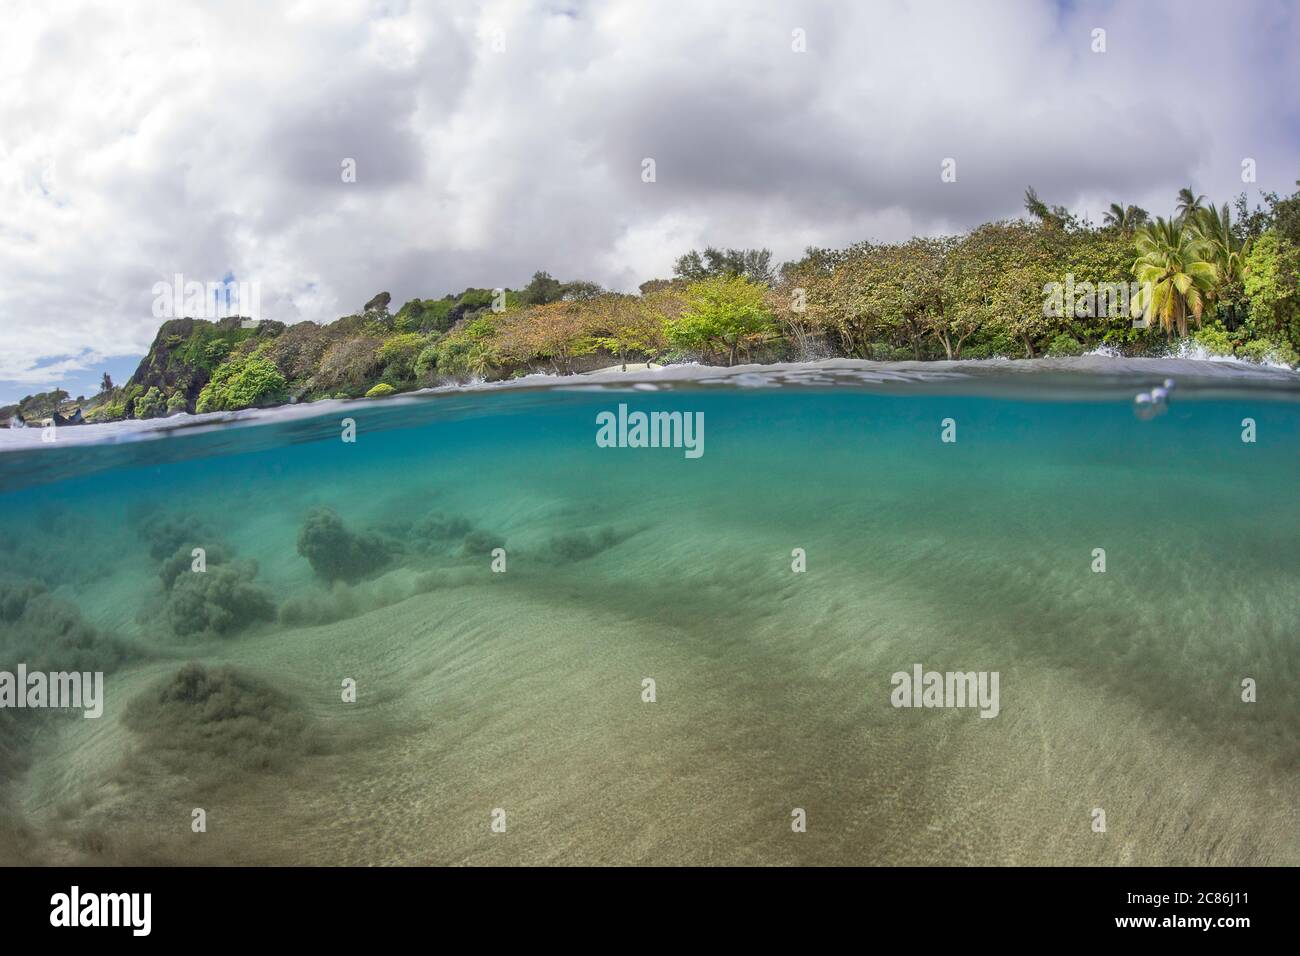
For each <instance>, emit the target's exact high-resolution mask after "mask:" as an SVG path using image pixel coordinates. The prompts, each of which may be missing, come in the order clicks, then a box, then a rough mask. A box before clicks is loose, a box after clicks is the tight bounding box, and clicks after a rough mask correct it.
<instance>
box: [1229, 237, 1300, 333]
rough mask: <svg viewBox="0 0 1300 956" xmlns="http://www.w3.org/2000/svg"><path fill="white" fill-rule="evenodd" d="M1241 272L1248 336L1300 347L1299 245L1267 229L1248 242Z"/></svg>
mask: <svg viewBox="0 0 1300 956" xmlns="http://www.w3.org/2000/svg"><path fill="white" fill-rule="evenodd" d="M1244 273H1245V275H1244V281H1243V288H1244V292H1245V295H1246V299H1247V300H1248V302H1249V304H1250V317H1249V324H1248V328H1249V332H1250V335H1251V337H1252V338H1259V339H1268V340H1271V341H1274V342H1278V343H1285V342H1290V343H1291V344H1292V345H1294V346H1296V347H1300V248H1297V247H1296V246H1295V245H1293V244H1291V243H1290V242H1288V241H1287V240H1286V239H1284V238H1282V237H1281V236H1279V235H1278V233H1277V232H1276V231H1274V230H1271V229H1270V230H1269V231H1268V232H1266V233H1264V234H1263V235H1262V236H1260V237H1259V238H1258V239H1257V240H1255V241H1254V242H1253V243H1251V248H1250V251H1249V252H1248V253H1247V254H1246V261H1245V266H1244Z"/></svg>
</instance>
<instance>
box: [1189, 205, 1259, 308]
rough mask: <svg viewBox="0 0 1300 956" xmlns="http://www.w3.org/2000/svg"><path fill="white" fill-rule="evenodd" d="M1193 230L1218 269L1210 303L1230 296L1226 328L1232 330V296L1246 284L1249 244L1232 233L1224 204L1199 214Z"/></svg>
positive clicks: (1228, 214)
mask: <svg viewBox="0 0 1300 956" xmlns="http://www.w3.org/2000/svg"><path fill="white" fill-rule="evenodd" d="M1192 228H1193V229H1194V230H1195V231H1196V234H1197V236H1199V237H1200V238H1201V239H1202V240H1204V241H1205V243H1206V245H1207V246H1208V247H1209V249H1210V252H1211V258H1212V261H1213V262H1214V265H1215V268H1216V269H1218V273H1219V276H1218V278H1219V281H1218V284H1217V286H1216V288H1215V289H1214V291H1213V292H1212V293H1211V294H1210V299H1211V301H1213V300H1215V299H1223V298H1224V297H1225V294H1226V295H1232V296H1233V298H1232V299H1229V300H1228V301H1227V305H1228V311H1229V315H1228V316H1227V320H1228V328H1233V327H1235V325H1236V312H1237V306H1236V302H1235V301H1234V299H1235V298H1236V297H1235V295H1233V293H1235V292H1239V291H1241V286H1242V283H1243V282H1244V281H1245V274H1246V256H1247V255H1249V254H1250V240H1246V241H1245V242H1242V241H1241V240H1240V239H1239V238H1237V235H1236V233H1235V232H1233V230H1232V213H1231V212H1229V211H1228V204H1227V203H1226V202H1225V203H1224V204H1223V206H1222V207H1220V208H1219V209H1215V208H1214V206H1212V205H1211V206H1209V207H1207V208H1205V209H1201V210H1199V211H1198V212H1197V214H1196V219H1195V221H1194V222H1193V223H1192Z"/></svg>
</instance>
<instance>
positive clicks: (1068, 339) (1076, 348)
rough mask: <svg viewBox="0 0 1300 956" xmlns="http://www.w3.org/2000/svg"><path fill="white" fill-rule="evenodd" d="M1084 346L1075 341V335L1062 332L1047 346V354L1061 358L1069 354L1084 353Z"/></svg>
mask: <svg viewBox="0 0 1300 956" xmlns="http://www.w3.org/2000/svg"><path fill="white" fill-rule="evenodd" d="M1083 353H1084V347H1083V346H1082V345H1080V344H1079V343H1078V342H1077V341H1075V338H1074V336H1072V335H1070V334H1068V333H1066V332H1062V333H1061V334H1059V335H1057V336H1056V337H1055V338H1054V339H1052V341H1051V344H1049V345H1048V346H1047V354H1048V355H1050V356H1052V357H1053V358H1060V357H1062V356H1069V355H1082V354H1083Z"/></svg>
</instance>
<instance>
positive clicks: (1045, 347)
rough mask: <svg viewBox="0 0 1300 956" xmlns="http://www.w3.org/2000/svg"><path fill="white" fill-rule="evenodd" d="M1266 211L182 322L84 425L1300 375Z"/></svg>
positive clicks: (1060, 225) (992, 231)
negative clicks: (743, 382) (1091, 359)
mask: <svg viewBox="0 0 1300 956" xmlns="http://www.w3.org/2000/svg"><path fill="white" fill-rule="evenodd" d="M1297 185H1300V183H1298V184H1297ZM1262 199H1263V202H1262V204H1261V205H1258V206H1256V207H1255V208H1253V209H1252V208H1250V207H1249V206H1248V204H1247V202H1246V197H1245V196H1244V195H1242V196H1241V197H1239V198H1238V199H1237V200H1236V201H1235V203H1234V204H1233V209H1232V211H1230V209H1229V206H1228V205H1227V204H1224V205H1222V206H1219V207H1215V206H1213V205H1210V204H1207V203H1206V202H1205V197H1203V196H1197V195H1195V194H1194V193H1193V191H1192V190H1191V189H1184V190H1181V191H1180V193H1179V195H1178V198H1177V202H1176V205H1175V207H1174V209H1173V211H1172V213H1171V215H1169V216H1168V217H1165V216H1154V217H1153V216H1151V215H1150V214H1149V213H1148V212H1147V211H1146V210H1144V209H1140V208H1138V207H1136V206H1132V205H1124V204H1123V203H1113V204H1112V205H1111V207H1110V209H1109V210H1108V211H1107V213H1106V214H1105V216H1104V219H1103V222H1102V224H1101V225H1099V226H1094V225H1093V224H1092V223H1089V222H1087V221H1085V220H1082V219H1080V218H1079V217H1078V216H1076V215H1074V214H1073V213H1071V212H1070V211H1069V210H1068V209H1066V208H1064V207H1062V206H1057V205H1049V204H1047V203H1046V202H1045V201H1043V200H1042V199H1040V198H1039V196H1038V195H1037V193H1035V192H1034V190H1033V189H1029V190H1027V191H1026V194H1025V209H1026V212H1027V216H1026V218H1024V219H1019V220H1014V221H1003V222H995V223H987V224H985V225H981V226H979V227H977V228H975V229H973V230H971V231H970V232H968V233H966V234H964V235H960V236H943V237H929V238H914V239H911V240H908V241H906V242H893V243H875V242H861V243H857V244H855V245H852V246H849V247H848V248H846V249H817V248H812V249H808V250H807V252H806V253H805V254H804V256H803V257H802V258H800V259H799V260H797V261H794V262H787V263H785V264H783V265H782V266H780V267H779V268H775V267H774V266H773V264H772V260H771V253H770V252H768V251H767V250H765V249H715V248H712V247H709V248H706V249H705V250H703V251H702V252H698V251H695V250H691V251H690V252H687V253H686V254H685V255H682V256H681V257H679V258H678V259H677V260H676V264H675V270H674V271H675V275H674V277H673V278H670V279H652V280H649V281H647V282H645V283H642V285H641V287H640V294H639V295H626V294H622V293H615V292H607V291H605V290H603V289H601V288H600V287H599V286H598V285H596V284H595V283H591V282H583V281H570V282H562V281H560V280H557V279H555V278H553V277H552V276H551V275H550V274H548V273H546V272H537V273H536V274H534V275H533V277H532V279H531V280H530V281H529V282H528V284H527V285H525V286H524V287H523V288H522V289H519V290H517V291H516V290H511V289H480V288H470V289H466V290H464V291H463V292H461V293H459V294H453V295H447V296H444V297H443V298H441V299H412V300H411V301H409V302H407V303H406V304H405V305H403V306H402V307H401V308H400V309H399V310H398V311H397V312H396V313H395V314H392V315H390V314H389V312H388V309H387V305H386V303H387V301H388V297H387V296H386V295H384V296H377V297H376V299H375V300H372V303H371V304H372V305H373V306H374V307H373V308H371V309H370V310H369V311H363V312H361V313H358V314H355V315H349V316H344V317H343V318H341V319H339V320H337V321H336V322H333V323H330V324H329V325H317V324H315V323H311V322H301V323H298V324H297V325H294V326H291V327H286V326H284V325H283V324H281V323H278V322H267V321H264V322H261V323H258V324H253V323H248V327H245V325H244V324H243V323H241V322H240V321H239V320H238V319H224V320H222V321H220V322H205V321H202V320H195V319H176V320H172V321H169V322H166V323H164V324H163V326H162V328H160V329H159V331H158V336H157V338H156V339H155V341H154V344H153V346H152V347H151V348H150V350H149V354H148V355H147V356H146V357H145V359H144V360H143V361H142V362H141V363H140V367H139V368H138V369H137V370H136V373H135V374H134V375H133V376H132V377H131V379H130V381H129V382H128V383H127V384H126V385H125V386H114V385H113V383H112V382H111V380H109V379H108V376H105V377H104V378H105V380H104V383H103V391H102V392H101V394H100V395H99V396H96V397H95V398H94V399H92V401H91V403H90V404H89V406H88V407H87V415H86V417H87V420H99V421H103V420H110V419H117V418H128V417H135V418H150V417H156V416H162V415H169V414H174V413H176V412H178V411H182V410H189V411H200V412H201V411H217V410H228V409H238V408H247V407H250V406H256V405H269V404H275V403H278V402H283V401H286V400H295V401H311V400H314V399H319V398H334V397H338V398H355V397H361V396H365V395H369V396H372V397H378V396H382V395H387V394H392V393H394V392H400V391H403V390H408V389H412V388H417V387H422V386H427V385H432V384H437V383H439V382H454V381H465V380H468V379H471V378H485V379H491V378H506V377H510V376H516V375H524V374H528V373H531V372H553V373H572V372H580V371H585V370H588V369H592V368H598V367H602V366H607V365H612V364H619V365H626V364H627V363H629V362H638V361H660V362H674V361H692V360H694V361H701V362H706V363H712V364H734V363H736V362H739V361H747V362H748V361H760V362H761V361H776V360H805V359H810V358H822V357H829V356H836V355H841V356H851V357H857V358H865V359H875V360H899V359H918V360H924V359H943V358H948V359H958V358H992V357H997V356H1004V357H1009V358H1014V357H1021V356H1023V357H1031V358H1032V357H1035V356H1040V355H1049V356H1065V355H1079V354H1083V353H1084V352H1086V351H1089V350H1091V349H1094V348H1096V347H1097V346H1107V347H1110V348H1113V349H1115V350H1117V351H1120V352H1123V353H1125V354H1144V353H1146V354H1150V353H1157V352H1161V351H1163V350H1165V349H1167V348H1168V347H1169V345H1170V343H1171V342H1172V341H1173V340H1174V339H1175V338H1179V339H1181V338H1190V339H1192V340H1193V341H1194V342H1195V343H1196V345H1197V346H1199V347H1200V348H1201V349H1203V350H1204V351H1205V352H1207V353H1209V354H1211V355H1224V356H1236V357H1239V358H1243V359H1248V360H1251V361H1258V362H1273V363H1287V364H1295V363H1296V361H1297V350H1298V349H1300V192H1297V193H1295V194H1294V195H1292V196H1289V197H1285V198H1284V197H1280V196H1278V195H1276V194H1273V193H1265V194H1264V195H1263V197H1262ZM379 303H385V304H379ZM1135 320H1137V321H1135ZM61 406H62V407H65V408H66V406H67V395H66V393H62V392H52V393H45V394H42V395H37V396H29V397H28V398H26V399H24V400H23V403H21V405H19V406H11V407H9V408H8V409H3V410H0V412H3V417H5V418H7V417H8V416H9V415H12V414H21V415H22V416H23V417H24V418H26V419H28V420H31V419H32V418H35V417H40V416H42V415H46V416H48V415H50V414H52V412H53V411H54V410H55V409H56V408H59V407H61Z"/></svg>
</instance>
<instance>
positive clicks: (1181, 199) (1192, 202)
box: [1178, 186, 1205, 222]
mask: <svg viewBox="0 0 1300 956" xmlns="http://www.w3.org/2000/svg"><path fill="white" fill-rule="evenodd" d="M1204 201H1205V197H1204V196H1198V195H1196V193H1194V192H1192V187H1191V186H1185V187H1183V188H1182V189H1180V190H1178V221H1179V222H1186V221H1187V220H1188V218H1189V217H1191V216H1195V215H1196V213H1197V210H1199V209H1203V208H1204Z"/></svg>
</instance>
